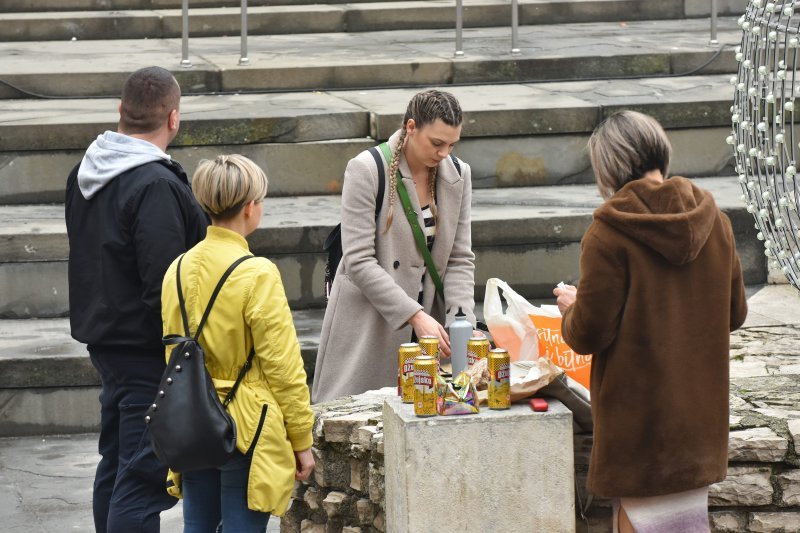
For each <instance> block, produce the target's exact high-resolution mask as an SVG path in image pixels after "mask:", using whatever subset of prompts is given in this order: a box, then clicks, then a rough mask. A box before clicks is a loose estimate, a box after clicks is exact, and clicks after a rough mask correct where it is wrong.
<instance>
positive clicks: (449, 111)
mask: <svg viewBox="0 0 800 533" xmlns="http://www.w3.org/2000/svg"><path fill="white" fill-rule="evenodd" d="M411 119H414V123H415V124H416V126H417V127H419V128H421V127H423V126H425V125H426V124H431V123H433V122H435V121H437V120H441V121H442V122H444V123H445V124H447V125H448V126H453V127H456V126H460V125H461V122H462V120H463V117H462V113H461V106H460V105H459V103H458V100H456V97H455V96H453V95H452V94H450V93H446V92H444V91H437V90H430V91H423V92H420V93H417V94H415V95H414V97H413V98H412V99H411V101H410V102H409V103H408V108H406V114H405V116H404V117H403V126H402V129H401V130H400V138H399V139H398V142H397V147H396V148H395V149H394V152H393V153H392V161H391V162H390V163H389V211H388V213H387V215H386V228H385V229H384V230H383V231H384V233H386V232H387V231H389V227H390V226H391V225H392V220H393V219H394V199H395V196H396V195H397V194H396V191H397V178H396V176H397V168H398V167H399V166H400V154H401V153H402V151H403V146H404V145H405V141H406V135H407V130H406V126H407V125H408V121H409V120H411ZM437 171H438V167H433V168H429V169H428V188H429V190H430V194H431V212H432V213H433V216H434V217H436V212H437V210H436V174H437Z"/></svg>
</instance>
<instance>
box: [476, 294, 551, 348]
mask: <svg viewBox="0 0 800 533" xmlns="http://www.w3.org/2000/svg"><path fill="white" fill-rule="evenodd" d="M500 290H502V291H503V297H504V298H505V300H506V303H507V304H508V306H507V309H506V311H505V313H504V312H503V303H502V302H501V301H500ZM539 313H541V310H540V309H539V308H537V307H536V306H535V305H533V304H531V303H530V302H529V301H528V300H526V299H525V298H523V297H522V296H520V295H519V294H517V293H516V292H514V290H513V289H512V288H511V287H510V286H509V285H508V283H506V282H505V281H503V280H501V279H498V278H489V279H488V280H486V295H485V297H484V300H483V318H484V320H485V321H486V325H487V326H489V333H491V334H492V339H494V343H495V344H496V345H497V346H498V347H500V348H505V349H506V350H508V355H509V356H510V357H511V360H512V361H535V360H537V359H538V358H539V340H538V337H537V335H536V327H535V326H534V325H533V322H531V319H530V318H529V315H532V314H539Z"/></svg>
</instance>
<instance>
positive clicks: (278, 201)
mask: <svg viewBox="0 0 800 533" xmlns="http://www.w3.org/2000/svg"><path fill="white" fill-rule="evenodd" d="M698 183H699V184H700V185H701V186H703V187H705V188H708V189H709V190H711V191H713V192H714V194H715V196H716V198H717V202H718V204H719V205H720V206H721V208H723V209H724V210H725V211H726V212H727V213H728V215H729V216H730V217H731V220H732V222H733V224H734V228H735V232H736V235H737V243H738V246H739V253H740V255H741V257H742V262H743V265H744V269H745V276H746V280H747V283H748V284H759V283H764V282H765V280H766V276H767V273H766V261H765V257H764V254H763V248H762V246H761V243H760V242H759V241H758V240H756V238H755V233H756V231H755V229H754V227H753V220H752V215H750V214H749V213H747V212H746V211H745V209H744V206H743V203H742V201H741V200H740V199H739V196H740V195H741V190H740V188H739V184H738V182H737V180H736V179H735V178H698ZM599 203H600V199H599V195H598V194H597V191H596V189H595V187H594V186H592V185H572V186H546V187H518V188H507V189H500V188H496V189H484V190H481V191H479V192H476V194H475V195H474V196H473V208H472V241H473V249H474V251H475V254H476V272H475V280H476V295H477V297H478V299H479V300H480V299H482V297H483V293H484V286H485V282H486V279H487V278H489V277H499V278H501V279H504V280H506V281H507V282H509V283H510V284H511V285H512V286H513V287H515V289H516V290H518V291H519V292H520V293H521V294H523V295H525V296H527V297H531V298H536V297H548V296H549V295H550V294H551V290H552V287H553V286H554V285H555V284H556V283H558V282H559V281H562V280H563V281H567V282H569V281H572V280H576V279H577V278H578V274H579V273H578V256H579V252H580V239H581V237H582V236H583V233H584V231H585V229H586V227H587V226H588V224H589V222H590V221H591V216H592V212H593V210H594V209H595V208H596V207H597V206H598V205H599ZM339 206H340V197H339V196H303V197H284V198H272V197H269V198H267V199H266V201H265V209H264V211H265V214H264V218H263V220H262V222H261V225H260V227H259V229H258V230H256V231H255V232H254V233H253V234H252V235H251V236H250V238H249V242H250V247H251V250H252V251H253V253H255V254H257V255H263V256H266V257H268V258H270V259H272V260H273V261H274V262H275V263H276V264H277V266H278V268H279V269H280V271H281V272H282V275H283V283H284V285H285V287H286V293H287V297H288V299H289V302H290V304H291V305H292V307H293V308H297V309H303V308H308V307H321V306H323V305H324V296H323V290H322V289H323V282H324V274H325V259H326V256H325V254H324V253H323V252H322V244H323V242H324V240H325V237H326V236H327V234H328V233H329V232H330V230H331V229H332V228H333V226H334V225H335V224H336V223H337V222H338V221H339ZM67 257H68V243H67V238H66V230H65V224H64V208H63V206H61V205H21V206H0V258H2V259H0V261H2V262H0V294H3V295H4V298H3V299H2V301H0V318H30V317H54V316H64V315H66V314H67V313H68V312H69V309H68V304H67V280H66V278H67V276H66V274H67Z"/></svg>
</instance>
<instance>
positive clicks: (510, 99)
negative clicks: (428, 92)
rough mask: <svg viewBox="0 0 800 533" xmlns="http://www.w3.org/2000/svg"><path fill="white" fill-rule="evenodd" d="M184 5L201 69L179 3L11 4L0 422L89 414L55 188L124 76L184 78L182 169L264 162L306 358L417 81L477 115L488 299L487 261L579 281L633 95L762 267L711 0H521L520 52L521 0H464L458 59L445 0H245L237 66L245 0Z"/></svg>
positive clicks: (273, 248) (269, 224)
mask: <svg viewBox="0 0 800 533" xmlns="http://www.w3.org/2000/svg"><path fill="white" fill-rule="evenodd" d="M720 3H721V4H723V5H722V7H721V14H722V15H725V16H723V17H722V18H721V19H720V36H719V39H720V42H721V43H724V44H736V43H737V42H738V40H739V35H738V28H737V27H736V24H735V17H732V16H731V15H738V14H739V13H740V12H741V11H742V10H743V8H744V4H745V2H744V1H741V0H731V1H730V2H727V3H726V2H720ZM11 4H13V5H11ZM191 4H192V6H193V8H192V11H191V13H192V19H191V20H192V24H193V29H192V34H193V37H192V40H191V48H190V49H191V59H192V62H193V64H194V67H193V68H192V69H181V68H180V66H179V62H180V47H181V43H180V39H177V38H176V37H177V36H178V35H179V28H180V12H179V10H178V9H177V8H179V6H180V2H179V0H151V1H150V2H141V1H136V2H134V1H133V0H123V1H112V0H105V1H104V0H59V1H56V0H48V1H44V0H38V1H34V0H15V1H14V2H11V1H5V2H4V1H2V0H0V57H2V58H3V59H2V61H0V295H2V297H0V436H6V435H20V434H37V433H42V432H52V431H85V430H88V429H92V428H93V427H94V424H95V421H96V418H97V414H96V412H97V408H96V392H97V389H96V386H97V378H96V376H95V375H94V371H93V369H92V368H91V365H90V364H89V362H88V358H87V357H86V355H85V350H84V348H83V347H82V346H81V345H79V344H77V343H75V342H74V341H72V340H71V338H70V337H69V325H68V320H67V319H66V318H65V317H66V316H67V314H68V307H67V283H66V267H67V263H66V260H67V241H66V233H65V226H64V221H63V204H62V202H63V189H64V182H65V179H66V175H67V173H68V172H69V170H70V168H71V167H72V166H73V165H75V164H76V163H77V162H78V161H79V160H80V157H81V155H82V153H83V150H85V148H86V146H87V145H88V144H89V143H90V142H91V140H92V139H94V137H96V136H97V135H98V134H99V133H101V132H102V131H103V130H105V129H113V128H114V127H115V125H116V120H117V112H116V107H117V103H116V100H115V98H117V97H118V93H119V90H120V87H121V85H122V82H123V80H124V79H125V77H126V76H127V75H128V74H129V73H130V72H131V71H132V70H135V69H136V68H139V67H142V66H148V65H152V64H158V65H161V66H164V67H167V68H170V69H172V70H173V71H174V73H175V75H176V77H177V78H178V79H179V81H180V83H181V86H182V88H183V91H184V95H185V96H184V98H183V101H182V126H181V133H180V135H179V137H178V138H177V139H176V140H175V143H173V147H172V148H171V149H170V153H171V154H172V155H173V156H174V157H175V158H176V159H177V160H179V161H181V163H183V164H184V166H185V167H186V168H187V170H188V171H189V172H190V173H191V172H192V171H193V169H194V167H195V165H196V163H197V161H199V160H200V159H202V158H207V157H212V156H214V155H216V154H218V153H226V152H227V153H230V152H239V153H243V154H245V155H247V156H248V157H251V158H253V159H254V160H255V161H256V162H258V163H259V164H261V165H262V166H263V167H264V168H265V169H266V170H267V174H268V175H269V176H270V198H268V199H267V203H266V208H265V217H264V220H263V222H262V224H261V227H260V228H259V230H258V231H257V232H256V233H255V234H254V235H253V236H252V237H251V239H250V242H251V246H252V249H253V251H254V252H255V253H257V254H261V255H265V256H267V257H269V258H271V259H273V260H274V261H275V262H276V264H277V265H278V266H279V268H280V269H281V272H282V275H283V279H284V283H285V285H286V290H287V295H288V297H289V300H290V303H291V305H292V308H293V309H295V319H296V325H297V327H298V331H299V333H300V336H301V340H302V344H303V353H304V358H305V359H306V363H307V370H308V371H309V373H310V372H311V371H313V359H314V356H315V353H316V341H317V336H318V330H319V324H320V322H321V317H322V313H323V309H322V307H323V306H324V299H323V297H322V285H323V283H322V282H323V275H324V259H325V257H324V254H323V253H322V242H323V240H324V238H325V236H326V235H327V233H328V231H329V230H330V229H331V228H332V227H333V225H335V224H336V223H337V222H338V218H339V215H338V206H339V196H338V194H337V193H338V192H339V191H340V189H341V174H342V171H343V169H344V166H345V164H346V162H347V160H348V159H349V158H350V157H352V156H354V155H355V154H357V153H358V152H359V151H361V150H363V149H365V148H366V147H368V146H371V145H373V144H375V143H376V142H377V141H381V140H385V139H386V138H387V137H388V136H389V135H390V134H391V133H392V132H393V131H394V130H395V129H396V128H397V127H398V125H399V122H400V118H401V115H402V113H403V111H404V109H405V105H406V103H407V102H408V99H409V98H410V96H411V95H412V94H413V93H414V92H416V91H418V90H419V89H420V88H421V87H433V86H436V87H443V88H446V89H447V90H450V91H452V92H453V93H454V94H456V95H457V96H458V98H459V100H460V101H461V103H462V105H463V107H464V110H465V113H466V115H465V117H466V122H465V127H464V131H463V140H462V142H461V143H459V145H458V147H457V149H456V153H457V155H459V157H461V158H462V159H464V160H466V161H467V162H469V163H470V165H471V166H472V169H473V185H474V188H475V194H474V196H473V200H474V204H473V244H474V248H475V252H476V255H477V262H476V267H477V269H476V282H477V286H476V296H477V300H478V301H482V299H483V286H484V283H485V280H486V279H487V278H488V277H500V278H503V279H505V280H506V281H508V282H509V283H511V285H512V286H514V287H515V288H517V289H518V290H519V291H520V292H522V293H523V294H525V295H526V296H528V297H530V298H546V297H548V296H549V295H550V290H551V288H552V286H553V285H554V284H555V283H557V282H558V281H561V280H565V281H571V280H575V279H577V278H578V274H579V273H578V261H577V258H578V254H579V243H580V238H581V236H582V234H583V231H584V230H585V228H586V226H587V225H588V223H589V221H590V220H591V213H592V210H593V209H594V208H595V207H596V206H597V205H598V204H599V201H600V200H599V198H598V196H597V194H596V192H595V190H594V187H593V186H592V185H591V182H592V176H591V170H590V168H589V162H588V156H587V154H586V151H585V143H586V140H587V139H588V136H589V134H590V132H591V131H592V129H593V128H594V127H595V126H596V125H597V124H598V123H599V122H600V121H601V120H602V119H603V118H604V117H605V116H608V114H610V113H612V112H614V111H616V110H618V109H623V108H629V109H636V110H640V111H643V112H646V113H649V114H651V115H653V116H655V117H657V118H658V119H659V120H660V121H661V122H662V124H664V126H665V128H667V130H668V133H669V135H670V138H671V140H672V142H673V145H674V148H675V157H674V163H673V165H672V168H671V173H672V174H680V175H686V176H690V177H698V178H699V180H700V183H702V184H703V186H704V187H707V188H709V189H711V190H713V191H714V193H715V195H716V197H717V200H718V203H719V204H720V205H721V206H722V207H723V208H724V209H725V211H726V212H727V213H728V214H729V215H730V216H731V219H732V220H733V222H734V227H735V230H736V234H737V242H738V244H739V251H740V254H741V256H742V260H743V264H744V266H745V271H746V278H747V282H748V283H749V284H759V283H763V282H764V281H765V280H766V264H765V260H764V256H763V253H762V249H761V246H760V245H759V243H758V241H757V240H756V239H755V230H754V229H753V223H752V218H751V215H749V214H748V213H746V212H745V210H744V208H743V204H742V202H741V201H740V200H739V198H738V197H739V195H740V194H741V193H740V191H739V185H738V183H737V182H736V180H735V179H732V178H730V177H729V176H731V175H732V174H733V169H732V168H731V158H730V151H729V147H728V146H727V145H726V144H725V137H726V135H728V132H729V130H730V116H729V107H730V105H731V100H732V89H731V87H730V84H729V78H730V76H731V75H732V73H733V72H735V68H736V64H735V61H734V58H733V48H732V47H726V48H723V49H722V51H721V52H719V53H718V51H717V49H716V48H712V47H709V46H708V44H707V43H708V18H707V16H708V2H704V1H700V0H662V1H659V2H643V1H635V0H521V1H520V17H521V21H522V23H523V24H524V25H523V26H522V27H520V31H519V35H520V47H521V49H522V53H521V54H520V55H519V56H511V55H510V54H509V53H508V51H509V47H510V30H509V28H508V27H507V22H506V21H508V19H509V2H508V1H507V0H502V1H501V0H465V6H466V11H465V25H466V26H467V27H468V29H467V30H465V32H464V49H465V53H466V55H465V57H464V58H459V59H455V58H453V50H454V42H453V30H452V19H453V3H452V2H446V1H439V0H435V1H428V2H420V1H409V2H400V1H393V2H350V3H337V2H336V1H335V0H331V1H330V2H328V3H323V2H317V3H311V2H305V1H292V0H283V2H266V1H261V2H259V1H253V2H251V3H250V4H251V6H253V7H252V9H251V25H250V29H249V30H250V33H251V38H250V43H249V45H250V53H249V57H250V60H251V63H252V64H251V65H250V66H247V67H239V66H238V65H237V60H238V50H239V38H238V20H239V19H238V17H239V15H238V13H239V11H238V9H236V7H235V6H237V5H238V0H237V1H233V0H231V1H219V0H217V1H213V2H212V1H205V0H203V1H197V2H195V1H193V2H192V3H191ZM195 6H197V8H195ZM212 6H213V7H212ZM99 10H105V11H99ZM73 37H75V38H76V40H72V38H73ZM145 37H147V39H145ZM609 77H613V78H618V79H600V78H609ZM620 78H624V79H620ZM41 95H45V96H49V97H51V98H40V97H38V96H41Z"/></svg>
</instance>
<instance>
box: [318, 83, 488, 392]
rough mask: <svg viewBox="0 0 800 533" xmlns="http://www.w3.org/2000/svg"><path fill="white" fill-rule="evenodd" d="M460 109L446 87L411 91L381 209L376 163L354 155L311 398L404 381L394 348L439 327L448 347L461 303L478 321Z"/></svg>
mask: <svg viewBox="0 0 800 533" xmlns="http://www.w3.org/2000/svg"><path fill="white" fill-rule="evenodd" d="M461 122H462V114H461V108H460V106H459V104H458V101H457V100H456V99H455V97H453V96H452V95H451V94H449V93H445V92H441V91H425V92H421V93H419V94H417V95H415V96H414V98H412V100H411V102H410V103H409V105H408V109H407V110H406V114H405V117H404V118H403V124H402V128H401V129H400V130H399V131H397V132H396V133H395V134H394V135H392V136H391V138H390V139H389V147H390V149H391V151H392V154H393V157H392V160H391V161H385V162H384V163H385V166H386V167H388V168H387V169H386V171H385V176H386V187H385V192H384V198H383V203H382V207H381V210H380V212H379V213H378V216H377V218H376V217H375V207H376V196H377V194H378V169H377V166H376V163H375V160H374V159H373V157H372V155H371V154H370V153H369V152H368V151H364V152H362V153H360V154H359V155H358V156H356V157H355V158H354V159H352V160H350V162H349V163H348V165H347V170H346V171H345V176H344V186H343V189H342V252H343V258H342V261H341V263H340V264H339V268H338V270H337V273H336V277H335V280H334V283H333V287H332V290H331V296H330V300H329V302H328V308H327V310H326V312H325V319H324V321H323V324H322V335H321V338H320V345H319V352H318V353H317V362H316V370H315V373H314V385H313V389H312V399H313V401H314V402H324V401H327V400H331V399H334V398H338V397H341V396H346V395H351V394H359V393H362V392H364V391H367V390H371V389H378V388H381V387H387V386H393V385H396V384H397V349H398V348H399V346H400V344H401V343H404V342H409V341H411V340H412V336H413V337H415V338H418V337H421V336H423V335H436V336H437V337H439V340H440V349H441V351H442V355H443V356H449V355H450V345H449V338H448V336H447V332H446V331H445V328H444V324H449V322H450V321H452V319H453V316H454V315H455V313H457V312H458V309H459V307H460V308H461V309H462V310H463V311H464V313H465V314H466V315H467V319H468V320H469V321H470V322H472V323H473V324H475V315H474V311H473V310H474V307H475V302H474V286H475V278H474V270H475V267H474V264H473V261H474V255H473V253H472V236H471V228H470V200H471V196H472V187H471V178H470V168H469V165H467V164H466V163H464V162H463V161H460V160H459V161H458V163H459V167H460V172H459V170H458V169H457V168H456V165H455V163H454V161H453V159H452V158H451V157H449V155H450V152H451V151H452V149H453V146H454V145H455V144H456V142H458V140H459V139H460V136H461ZM397 170H399V172H400V175H401V176H402V180H403V183H404V185H405V187H406V189H407V190H408V194H409V197H410V199H411V204H412V206H413V208H414V212H415V213H416V216H417V219H418V220H419V223H420V227H422V228H425V233H426V236H427V238H428V246H429V248H430V250H431V256H432V258H433V262H434V264H435V265H436V270H437V271H438V273H439V276H440V277H441V279H442V283H443V285H444V301H442V298H441V297H439V296H438V295H437V294H436V289H435V287H434V284H433V281H432V280H431V277H430V275H427V273H426V268H425V263H424V260H423V258H422V254H421V253H420V251H419V250H418V248H417V244H416V241H415V240H414V236H413V234H412V232H411V226H410V224H409V222H408V220H407V218H406V216H405V213H404V212H403V206H402V204H401V203H400V199H399V198H398V196H397V190H396V181H395V174H396V171H397Z"/></svg>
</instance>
